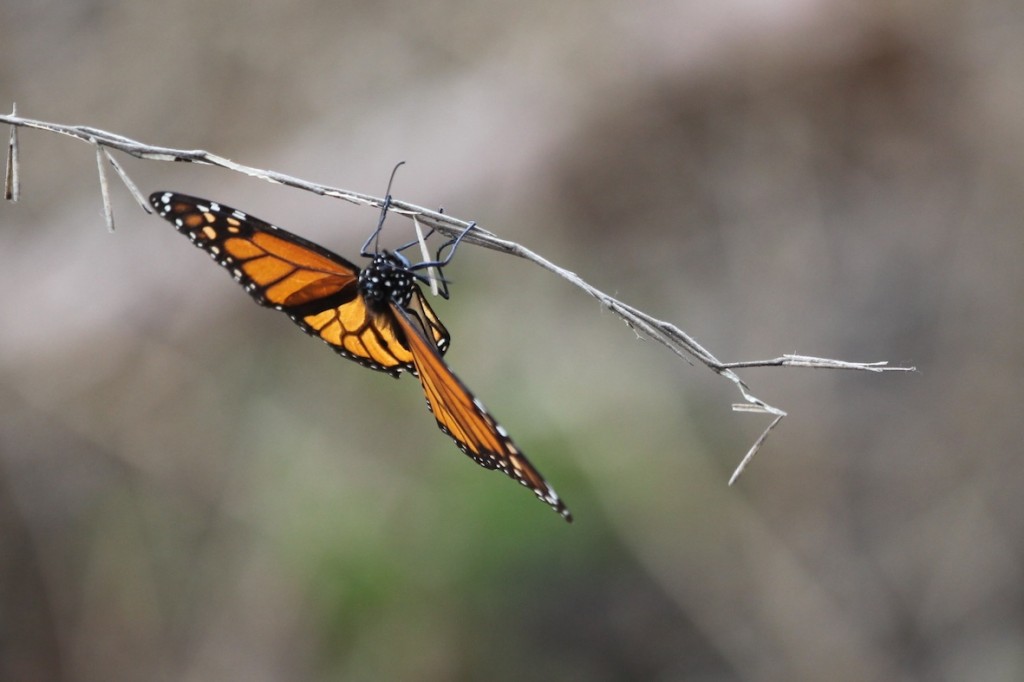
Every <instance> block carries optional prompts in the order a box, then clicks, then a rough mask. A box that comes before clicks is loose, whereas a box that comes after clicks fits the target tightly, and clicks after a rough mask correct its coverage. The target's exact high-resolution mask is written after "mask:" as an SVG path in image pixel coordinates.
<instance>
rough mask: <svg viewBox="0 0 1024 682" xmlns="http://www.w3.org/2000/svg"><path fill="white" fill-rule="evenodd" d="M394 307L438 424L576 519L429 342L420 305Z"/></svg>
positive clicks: (475, 455)
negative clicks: (425, 334) (407, 308)
mask: <svg viewBox="0 0 1024 682" xmlns="http://www.w3.org/2000/svg"><path fill="white" fill-rule="evenodd" d="M391 309H392V310H393V311H394V312H395V319H396V320H397V321H398V325H399V327H401V329H402V330H403V331H404V333H405V336H406V339H407V341H408V344H409V348H410V350H411V351H412V356H413V363H414V364H415V366H416V372H417V374H418V376H419V379H420V383H421V384H422V385H423V393H424V394H425V395H426V398H427V407H429V408H430V411H431V412H433V413H434V417H435V418H436V419H437V425H438V427H440V429H441V430H442V431H443V432H444V433H446V434H448V435H449V436H451V438H452V439H453V440H454V441H455V444H456V445H458V447H459V449H460V450H462V451H463V452H464V453H466V454H467V455H469V457H471V458H472V459H473V461H475V462H476V463H477V464H479V465H480V466H482V467H484V468H486V469H497V470H498V471H501V472H503V473H505V474H506V475H507V476H509V477H510V478H512V479H513V480H515V481H518V482H519V483H521V484H522V485H524V486H526V487H528V488H530V489H531V490H532V491H533V492H534V494H536V495H537V497H539V498H540V499H541V500H542V501H544V502H546V503H547V504H549V505H551V508H552V509H554V510H555V511H556V512H558V513H559V514H561V515H562V516H563V517H564V518H565V520H566V521H572V514H571V513H570V512H569V510H568V509H567V508H566V506H565V504H564V503H563V502H562V500H561V499H560V498H559V497H558V493H556V492H555V490H554V488H552V487H551V486H550V485H549V484H548V482H547V481H545V480H544V477H543V476H541V475H540V472H539V471H537V470H536V469H535V468H534V467H533V465H532V464H530V461H529V460H528V459H526V456H525V455H524V454H523V453H522V452H521V451H520V450H519V448H518V447H516V444H515V443H513V442H512V439H511V438H510V437H509V435H508V433H507V432H506V431H505V429H504V428H503V427H502V426H501V425H500V424H499V423H498V422H497V421H496V420H495V419H494V417H492V416H491V413H490V412H488V411H487V408H485V407H484V405H483V403H481V402H480V400H478V399H477V398H476V396H474V395H473V394H472V393H471V392H470V391H469V389H468V388H467V387H466V385H465V384H464V383H462V381H461V380H460V379H459V378H458V377H457V376H455V374H454V373H453V372H452V370H451V368H449V367H448V365H447V363H445V361H444V359H443V358H442V357H441V355H440V353H438V352H437V350H436V349H435V348H434V346H433V345H432V344H431V343H430V342H429V341H427V339H426V337H425V336H424V332H423V331H422V329H423V324H422V320H421V314H420V313H419V312H418V311H417V310H416V308H415V307H414V306H413V307H410V309H409V310H408V311H406V310H403V309H402V308H401V307H400V306H398V305H396V304H394V303H392V304H391Z"/></svg>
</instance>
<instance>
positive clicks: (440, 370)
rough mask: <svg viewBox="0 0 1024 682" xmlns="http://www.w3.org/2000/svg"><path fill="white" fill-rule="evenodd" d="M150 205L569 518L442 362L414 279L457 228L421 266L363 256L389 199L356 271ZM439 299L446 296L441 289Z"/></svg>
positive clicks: (200, 205)
mask: <svg viewBox="0 0 1024 682" xmlns="http://www.w3.org/2000/svg"><path fill="white" fill-rule="evenodd" d="M149 202H150V203H151V204H152V205H153V207H154V208H155V209H156V210H157V212H158V213H159V214H160V216H161V217H163V218H165V219H167V220H168V221H170V222H171V223H172V224H173V225H174V226H175V227H176V228H177V230H178V231H179V232H181V233H182V234H184V235H186V236H188V238H189V239H190V240H192V243H193V244H195V245H196V246H198V247H199V248H201V249H203V250H204V251H206V252H207V253H209V254H210V256H211V257H212V258H213V259H214V260H215V261H217V263H219V264H220V265H221V266H223V267H224V268H226V269H227V270H228V271H229V272H230V273H231V274H232V276H233V277H234V278H235V281H236V282H238V283H239V284H241V285H242V286H243V287H244V288H245V290H246V292H248V294H249V295H250V296H251V297H252V298H253V299H254V300H255V301H256V302H257V303H259V304H260V305H262V306H266V307H269V308H273V309H275V310H280V311H282V312H284V313H286V314H287V315H288V316H289V317H290V318H291V319H292V321H293V322H295V323H296V324H297V325H298V326H299V327H301V328H302V330H303V331H304V332H306V333H307V334H309V335H310V336H315V337H317V338H319V339H321V340H322V341H324V342H325V343H327V344H328V345H329V346H330V347H331V348H332V349H334V351H335V352H337V353H338V354H340V355H342V356H343V357H346V358H348V359H350V360H354V361H356V362H358V363H359V364H360V365H363V366H364V367H369V368H370V369H374V370H377V371H380V372H385V373H387V374H390V375H391V376H394V377H398V376H399V375H400V373H401V372H403V371H408V372H411V373H412V374H413V375H414V376H417V377H419V380H420V383H421V384H422V386H423V392H424V394H425V395H426V399H427V408H428V409H429V410H430V411H431V412H433V414H434V417H435V418H436V419H437V424H438V426H439V427H440V428H441V431H443V432H444V433H446V434H447V435H448V436H450V437H451V438H452V439H453V440H454V441H455V444H456V445H457V446H458V447H459V449H460V450H462V451H463V452H464V453H465V454H467V455H469V457H471V458H472V459H473V460H474V461H475V462H476V463H477V464H479V465H480V466H482V467H484V468H486V469H497V470H498V471H501V472H503V473H505V474H506V475H507V476H509V477H510V478H512V479H513V480H516V481H518V482H519V483H521V484H522V485H524V486H526V487H528V488H530V489H531V490H533V492H534V493H535V494H536V495H537V497H538V498H540V499H541V500H542V501H543V502H546V503H547V504H549V505H550V506H551V507H552V508H553V509H554V510H555V511H556V512H558V513H559V514H561V515H562V517H563V518H565V520H566V521H570V522H571V521H572V514H571V513H570V512H569V510H568V508H566V506H565V504H563V502H562V501H561V499H559V497H558V494H557V493H555V491H554V489H553V488H552V487H551V486H550V485H548V482H547V481H545V480H544V477H543V476H541V475H540V473H539V472H538V471H537V470H536V469H535V468H534V467H533V465H532V464H530V462H529V460H527V459H526V456H525V455H523V453H522V452H521V451H520V450H519V448H518V447H516V445H515V443H513V442H512V439H511V438H510V437H509V435H508V433H507V432H506V431H505V429H504V428H503V427H502V426H501V425H500V424H498V422H497V421H495V419H494V417H492V416H491V414H490V412H488V411H487V409H486V408H485V407H484V405H483V403H481V402H480V400H478V399H477V398H476V396H474V395H473V393H472V392H471V391H470V390H469V389H468V388H467V387H466V385H465V384H464V383H462V381H461V380H460V379H459V378H458V377H457V376H455V374H454V373H453V372H452V370H451V369H450V368H449V367H448V365H447V363H445V361H444V359H443V357H442V356H443V355H444V353H445V352H446V351H447V350H448V346H449V340H450V337H449V334H448V330H447V329H445V327H444V325H443V324H441V320H439V319H438V317H437V315H436V314H435V313H434V310H433V309H432V308H431V307H430V305H429V304H428V303H427V300H426V298H425V297H424V296H423V292H422V291H421V289H420V287H419V284H418V283H417V280H423V279H425V277H423V276H422V275H419V274H417V270H420V269H423V268H426V267H431V266H435V267H441V266H443V265H445V264H447V262H448V260H449V259H450V258H451V254H452V252H453V251H454V248H455V246H457V245H458V241H459V240H461V238H462V237H463V236H465V234H466V233H465V232H463V233H462V235H460V236H459V237H458V238H457V239H454V240H452V241H450V242H447V243H446V244H445V245H443V246H442V247H441V249H439V250H438V259H437V260H435V261H432V262H427V263H419V264H416V265H412V264H410V262H409V260H408V259H407V258H405V256H403V255H402V254H401V249H402V248H405V247H401V248H399V249H396V250H395V251H393V252H390V251H387V250H381V249H379V248H377V247H376V246H375V247H374V250H373V251H372V252H371V251H368V247H369V245H370V243H371V241H374V240H375V239H376V238H377V237H378V235H379V233H380V230H381V227H382V225H383V221H384V216H385V215H386V212H387V207H388V205H389V202H390V195H389V196H388V198H387V199H385V202H384V207H383V209H382V211H381V217H380V222H379V223H378V225H377V229H376V230H375V231H374V232H373V234H371V235H370V238H369V239H367V240H366V243H364V244H363V247H362V249H360V255H361V256H364V257H367V258H370V262H369V264H367V266H366V267H365V268H363V269H360V268H359V267H357V266H356V265H354V264H352V263H350V262H349V261H347V260H345V259H344V258H342V257H341V256H339V255H337V254H335V253H332V252H331V251H329V250H327V249H325V248H324V247H322V246H320V245H318V244H314V243H313V242H311V241H308V240H306V239H303V238H302V237H299V236H298V235H294V234H292V233H290V232H288V231H286V230H283V229H281V228H279V227H276V226H274V225H271V224H269V223H266V222H264V221H262V220H260V219H259V218H255V217H253V216H250V215H248V214H246V213H243V212H242V211H239V210H236V209H233V208H229V207H227V206H224V205H223V204H220V203H217V202H215V201H209V200H207V199H198V198H196V197H190V196H186V195H184V194H176V193H173V192H154V193H153V194H151V195H150V197H149ZM470 228H472V225H471V226H470ZM470 228H467V232H468V229H470ZM412 243H415V242H412ZM406 246H408V245H406ZM445 247H451V250H450V251H449V254H448V258H447V259H445V260H440V255H441V251H442V250H443V249H444V248H445ZM441 281H442V283H443V282H444V280H443V279H442V280H441ZM443 293H444V295H445V296H447V286H446V285H445V286H444V290H443Z"/></svg>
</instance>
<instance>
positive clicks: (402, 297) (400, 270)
mask: <svg viewBox="0 0 1024 682" xmlns="http://www.w3.org/2000/svg"><path fill="white" fill-rule="evenodd" d="M414 286H415V275H413V273H412V270H410V269H409V261H408V260H406V259H405V258H404V257H403V256H402V255H401V254H397V253H391V252H390V251H381V252H380V253H377V254H375V255H374V256H373V259H372V260H371V261H370V264H369V265H367V266H366V267H365V268H363V269H362V271H361V272H360V273H359V290H360V291H361V292H362V294H363V298H365V299H366V301H367V303H369V304H370V305H371V306H374V307H376V306H380V307H386V306H387V304H388V303H395V304H397V305H399V306H402V307H403V308H404V307H405V306H407V305H408V304H409V299H411V298H412V289H413V287H414Z"/></svg>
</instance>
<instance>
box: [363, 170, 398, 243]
mask: <svg viewBox="0 0 1024 682" xmlns="http://www.w3.org/2000/svg"><path fill="white" fill-rule="evenodd" d="M404 165H405V161H399V162H398V163H396V164H395V167H394V168H392V169H391V177H390V178H388V189H387V192H385V196H384V201H383V203H381V205H380V219H379V220H378V221H377V228H376V229H375V230H374V231H373V232H372V233H371V234H370V236H369V237H367V238H366V241H365V242H363V246H362V248H361V249H359V255H361V256H372V255H374V254H377V253H379V252H380V231H381V230H382V229H384V219H385V218H387V217H388V209H389V208H391V184H392V183H393V182H394V181H395V174H396V173H398V169H399V168H401V167H402V166H404ZM370 242H373V253H372V254H371V253H370V252H369V251H367V250H366V247H368V246H369V245H370Z"/></svg>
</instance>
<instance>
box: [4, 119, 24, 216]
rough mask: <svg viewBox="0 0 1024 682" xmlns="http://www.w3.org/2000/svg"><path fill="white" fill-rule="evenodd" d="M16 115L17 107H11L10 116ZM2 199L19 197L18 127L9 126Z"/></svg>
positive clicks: (11, 199) (12, 199) (13, 199)
mask: <svg viewBox="0 0 1024 682" xmlns="http://www.w3.org/2000/svg"><path fill="white" fill-rule="evenodd" d="M17 115H18V105H17V104H12V105H11V116H17ZM4 167H5V172H4V199H6V200H7V201H17V200H18V197H19V196H20V195H21V180H20V178H19V170H18V126H16V125H12V126H11V137H10V140H9V141H8V143H7V163H6V164H4Z"/></svg>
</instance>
